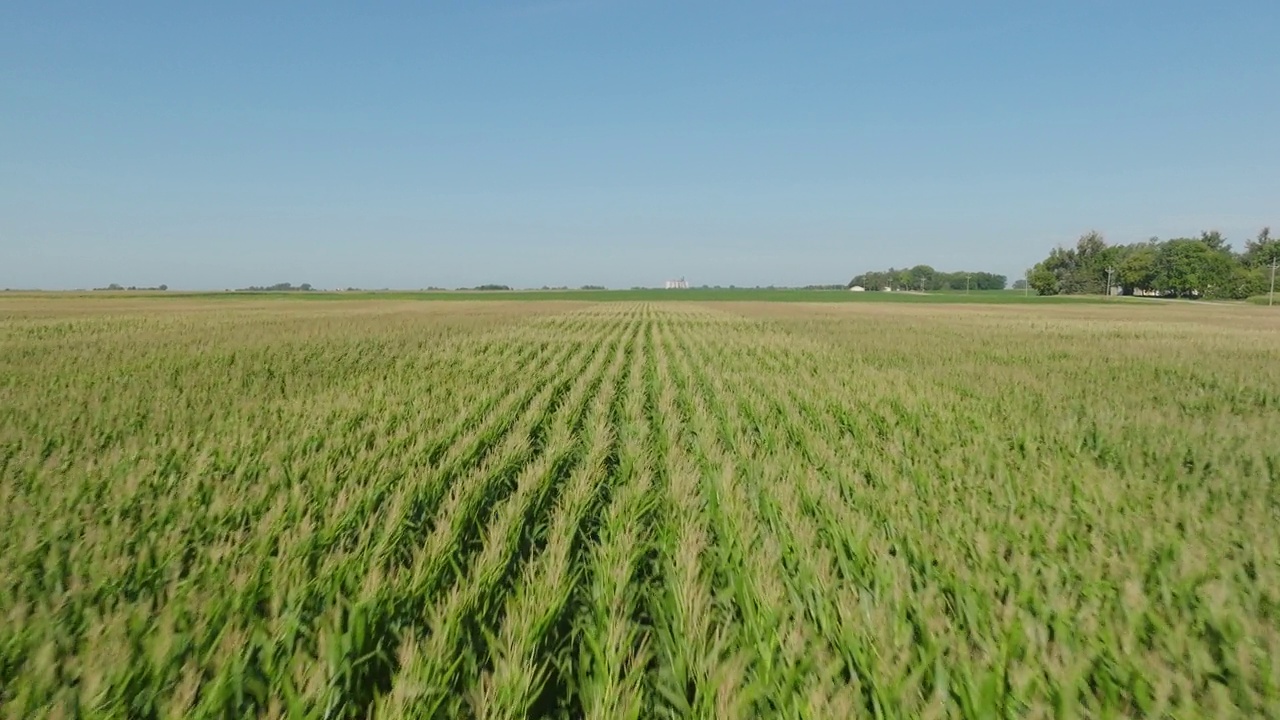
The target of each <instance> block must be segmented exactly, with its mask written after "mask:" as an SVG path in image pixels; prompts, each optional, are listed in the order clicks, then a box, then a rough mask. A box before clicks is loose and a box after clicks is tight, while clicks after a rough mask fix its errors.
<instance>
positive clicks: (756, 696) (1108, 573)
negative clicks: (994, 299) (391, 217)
mask: <svg viewBox="0 0 1280 720" xmlns="http://www.w3.org/2000/svg"><path fill="white" fill-rule="evenodd" d="M0 547H2V548H3V550H2V552H0V619H2V621H0V715H3V716H6V717H14V718H26V717H37V716H55V717H56V716H60V717H74V716H77V715H79V716H88V717H99V716H102V717H142V718H145V717H240V716H244V715H259V714H261V715H270V716H274V717H364V716H369V715H375V716H378V717H457V716H475V717H482V718H522V717H529V716H534V717H544V716H551V717H556V716H568V717H588V718H599V719H601V720H603V719H605V718H628V717H630V718H636V717H645V718H648V717H692V718H712V717H719V718H732V717H793V718H821V717H833V718H849V717H885V718H907V717H946V716H959V717H968V718H991V717H1010V718H1012V717H1076V716H1103V717H1108V716H1109V717H1126V716H1128V717H1137V716H1161V715H1168V716H1176V717H1218V718H1220V717H1233V716H1236V717H1280V314H1277V313H1274V312H1268V311H1267V309H1266V308H1257V307H1230V306H1196V305H1191V304H1169V305H1160V306H1154V305H1141V304H1119V303H1117V304H1115V305H1071V304H1064V305H1053V306H1047V305H1046V306H1029V305H1007V306H984V305H948V306H942V305H924V304H894V305H882V304H873V303H865V302H862V303H851V304H844V305H834V304H830V305H814V304H771V303H735V304H712V303H673V302H648V303H645V302H635V303H632V302H619V303H553V302H546V303H535V302H526V303H506V302H462V301H460V302H452V303H432V302H406V301H378V300H368V301H357V302H343V301H333V302H325V303H316V302H305V301H293V300H267V301H264V300H255V299H249V300H235V301H228V300H224V301H209V300H199V299H180V300H172V301H170V300H136V299H128V298H111V299H100V300H93V299H76V300H66V299H30V298H17V299H0Z"/></svg>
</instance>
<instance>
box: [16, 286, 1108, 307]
mask: <svg viewBox="0 0 1280 720" xmlns="http://www.w3.org/2000/svg"><path fill="white" fill-rule="evenodd" d="M39 295H40V296H41V297H46V296H47V297H67V298H84V297H153V298H158V299H159V298H210V299H228V300H229V299H235V298H256V299H261V298H281V299H300V300H316V301H323V300H471V301H474V300H504V301H512V300H577V301H583V302H659V301H664V300H678V301H694V302H701V301H705V302H713V301H714V302H726V301H728V302H733V301H742V302H811V303H812V302H817V303H829V302H895V303H1082V302H1084V303H1088V302H1115V301H1117V300H1120V299H1119V298H1103V297H1097V296H1087V297H1086V296H1054V297H1037V296H1036V295H1026V294H1024V293H1023V291H1021V290H974V291H972V292H969V293H965V292H964V291H951V292H931V293H909V292H893V293H886V292H857V293H855V292H849V291H847V290H788V289H769V288H728V289H696V288H695V289H689V290H661V289H641V290H435V291H414V290H387V291H363V290H362V291H354V292H324V291H311V292H173V291H170V292H132V293H131V292H67V293H40V294H39ZM1126 300H1127V299H1126Z"/></svg>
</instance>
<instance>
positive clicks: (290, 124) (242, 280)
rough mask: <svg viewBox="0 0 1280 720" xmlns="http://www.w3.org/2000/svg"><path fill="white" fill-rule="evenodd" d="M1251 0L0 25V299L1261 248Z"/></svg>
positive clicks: (831, 271) (17, 20) (354, 11)
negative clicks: (1088, 235)
mask: <svg viewBox="0 0 1280 720" xmlns="http://www.w3.org/2000/svg"><path fill="white" fill-rule="evenodd" d="M1277 37H1280V2H1276V1H1275V0H1263V1H1249V0H1239V1H1236V2H1222V3H1211V2H1204V1H1201V2H1185V1H1181V0H1162V1H1159V2H1157V1H1155V0H1150V1H1142V0H1124V1H1120V0H1060V1H1058V2H1027V1H1026V0H1018V1H1017V2H1014V1H1010V2H986V1H983V0H975V1H972V2H954V1H952V0H946V1H945V2H944V1H941V0H939V1H933V2H922V1H920V2H912V1H903V0H894V1H889V0H885V1H883V2H835V1H831V2H822V1H818V0H792V1H789V2H710V1H707V2H688V1H685V2H666V1H662V0H505V1H502V2H448V3H445V2H416V3H410V2H406V3H397V4H387V3H327V2H310V3H294V4H286V3H283V2H281V3H276V2H232V1H224V2H208V3H191V2H168V1H166V2H156V3H132V2H84V3H63V2H57V1H56V0H42V1H40V2H16V1H15V2H5V3H0V287H24V288H25V287H44V288H76V287H92V286H97V285H105V284H107V283H111V282H116V283H120V284H122V285H155V284H159V283H166V284H168V285H170V286H171V287H175V288H179V287H180V288H217V289H220V288H229V287H238V286H243V285H249V284H271V283H275V282H294V283H301V282H310V283H312V284H314V285H317V286H321V287H339V286H340V287H345V286H357V287H368V288H380V287H396V288H418V287H426V286H429V285H439V286H447V287H456V286H462V285H475V284H479V283H487V282H494V283H506V284H510V285H513V286H521V287H524V286H541V285H544V284H546V285H574V286H576V285H582V284H603V285H608V286H611V287H629V286H632V285H655V284H661V282H662V281H663V280H665V279H667V278H668V277H675V276H680V275H683V276H686V277H687V278H688V279H689V280H690V281H691V283H693V284H695V285H696V284H703V283H707V284H712V285H714V284H722V285H729V284H738V285H756V284H764V285H767V284H780V285H792V284H810V283H843V282H846V281H847V280H848V279H849V278H850V277H852V276H853V275H854V274H855V273H858V272H860V271H864V270H869V269H879V268H883V267H887V266H889V265H895V266H904V265H911V264H916V263H927V264H931V265H933V266H935V267H937V268H939V269H949V270H950V269H962V268H964V269H974V270H988V269H989V270H994V271H997V272H1004V273H1007V274H1009V275H1011V276H1017V275H1020V274H1021V272H1022V270H1023V268H1025V267H1027V266H1028V265H1030V264H1031V263H1033V262H1035V261H1037V260H1039V259H1040V258H1042V257H1043V256H1044V255H1045V254H1046V253H1047V252H1048V250H1049V249H1050V248H1051V247H1053V246H1054V245H1056V244H1059V243H1067V242H1072V241H1073V240H1074V238H1075V237H1076V236H1078V235H1079V234H1080V233H1082V232H1084V231H1087V230H1089V229H1098V230H1100V231H1102V232H1103V233H1105V234H1106V235H1107V237H1108V239H1109V240H1112V241H1123V242H1132V241H1137V240H1142V239H1145V238H1147V237H1148V236H1151V235H1159V236H1161V237H1171V236H1176V235H1183V234H1193V233H1197V232H1199V231H1200V230H1203V229H1210V228H1215V229H1219V230H1221V231H1222V232H1224V233H1225V234H1226V235H1227V236H1228V238H1229V239H1230V240H1231V241H1232V242H1233V243H1234V244H1235V245H1236V246H1237V247H1239V246H1241V245H1242V244H1243V242H1244V240H1245V239H1246V238H1247V237H1251V236H1252V235H1253V234H1254V233H1255V232H1256V231H1257V230H1258V229H1259V228H1260V227H1262V226H1263V225H1266V224H1275V225H1280V175H1277V160H1280V42H1278V41H1277Z"/></svg>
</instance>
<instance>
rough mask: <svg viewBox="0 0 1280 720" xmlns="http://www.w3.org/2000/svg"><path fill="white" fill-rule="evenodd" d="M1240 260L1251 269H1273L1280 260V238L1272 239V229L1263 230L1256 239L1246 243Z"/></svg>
mask: <svg viewBox="0 0 1280 720" xmlns="http://www.w3.org/2000/svg"><path fill="white" fill-rule="evenodd" d="M1240 260H1241V261H1242V262H1243V263H1244V264H1245V265H1247V266H1249V267H1251V268H1258V267H1271V263H1273V262H1276V261H1277V260H1280V238H1273V237H1271V228H1269V227H1265V228H1262V230H1260V231H1259V232H1258V236H1257V237H1256V238H1254V239H1253V240H1249V241H1247V242H1245V244H1244V253H1243V254H1242V255H1241V256H1240Z"/></svg>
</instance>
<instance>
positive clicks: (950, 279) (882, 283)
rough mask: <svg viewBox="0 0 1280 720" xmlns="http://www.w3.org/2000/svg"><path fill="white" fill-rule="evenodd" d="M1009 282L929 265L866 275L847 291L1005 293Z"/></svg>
mask: <svg viewBox="0 0 1280 720" xmlns="http://www.w3.org/2000/svg"><path fill="white" fill-rule="evenodd" d="M1007 282H1008V278H1006V277H1005V276H1004V275H998V274H996V273H989V272H969V271H965V270H961V271H957V272H943V271H941V270H934V269H933V268H931V267H929V266H928V265H916V266H915V267H913V268H905V269H902V270H897V269H894V268H889V269H888V270H882V271H879V272H866V273H862V274H861V275H857V276H854V278H853V280H850V281H849V284H848V285H846V286H845V287H855V286H860V287H863V288H865V289H867V290H919V291H923V292H928V291H937V290H965V289H969V290H1003V289H1004V288H1005V285H1006V284H1007Z"/></svg>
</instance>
